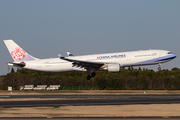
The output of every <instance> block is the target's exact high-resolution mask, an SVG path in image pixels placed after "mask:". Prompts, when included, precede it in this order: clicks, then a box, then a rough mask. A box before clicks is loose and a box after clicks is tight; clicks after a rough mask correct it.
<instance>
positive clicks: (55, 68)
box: [24, 63, 73, 72]
mask: <svg viewBox="0 0 180 120" xmlns="http://www.w3.org/2000/svg"><path fill="white" fill-rule="evenodd" d="M24 68H25V69H31V70H37V71H44V72H68V71H73V68H72V63H59V64H29V65H28V64H27V66H25V67H24Z"/></svg>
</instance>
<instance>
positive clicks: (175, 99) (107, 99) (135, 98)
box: [0, 95, 180, 107]
mask: <svg viewBox="0 0 180 120" xmlns="http://www.w3.org/2000/svg"><path fill="white" fill-rule="evenodd" d="M0 98H4V99H5V100H6V99H12V98H20V99H23V98H67V100H43V101H14V102H12V101H11V102H6V101H3V102H0V107H47V106H55V105H58V106H66V105H74V106H89V105H129V104H171V103H180V95H10V96H0ZM71 98H80V99H79V100H78V99H76V100H71ZM82 98H83V100H82ZM87 98H90V99H87Z"/></svg>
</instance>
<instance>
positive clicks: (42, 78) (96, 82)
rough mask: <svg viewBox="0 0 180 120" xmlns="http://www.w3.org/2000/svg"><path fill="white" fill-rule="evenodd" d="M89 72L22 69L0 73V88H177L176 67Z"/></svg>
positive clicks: (178, 75)
mask: <svg viewBox="0 0 180 120" xmlns="http://www.w3.org/2000/svg"><path fill="white" fill-rule="evenodd" d="M89 74H90V73H89V72H65V73H47V72H38V71H32V70H26V69H19V70H17V72H14V70H13V69H12V70H11V73H8V74H7V75H3V76H0V89H2V90H6V89H7V87H8V86H12V87H13V89H19V86H21V85H35V86H36V85H61V86H88V88H90V89H94V88H98V89H100V90H179V89H180V69H178V68H173V69H172V70H170V71H169V70H161V71H153V70H148V69H143V70H141V68H139V69H133V68H132V67H131V68H128V69H121V70H120V72H117V73H109V72H107V71H96V76H95V77H94V78H91V80H89V81H88V80H87V79H86V78H87V76H88V75H89Z"/></svg>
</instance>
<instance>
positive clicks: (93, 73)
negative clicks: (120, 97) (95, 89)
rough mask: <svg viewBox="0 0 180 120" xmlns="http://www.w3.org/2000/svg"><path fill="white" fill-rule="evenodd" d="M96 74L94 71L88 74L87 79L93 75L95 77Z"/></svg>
mask: <svg viewBox="0 0 180 120" xmlns="http://www.w3.org/2000/svg"><path fill="white" fill-rule="evenodd" d="M95 76H96V73H95V72H92V73H91V74H90V75H88V76H87V80H90V79H91V77H95Z"/></svg>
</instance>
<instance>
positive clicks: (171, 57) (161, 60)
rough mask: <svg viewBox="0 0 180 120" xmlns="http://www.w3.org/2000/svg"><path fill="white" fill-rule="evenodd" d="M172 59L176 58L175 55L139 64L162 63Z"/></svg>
mask: <svg viewBox="0 0 180 120" xmlns="http://www.w3.org/2000/svg"><path fill="white" fill-rule="evenodd" d="M174 58H176V55H174V54H170V55H167V56H163V57H159V58H155V59H151V60H147V61H142V62H139V63H143V64H145V63H157V62H163V61H167V60H171V59H174Z"/></svg>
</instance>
